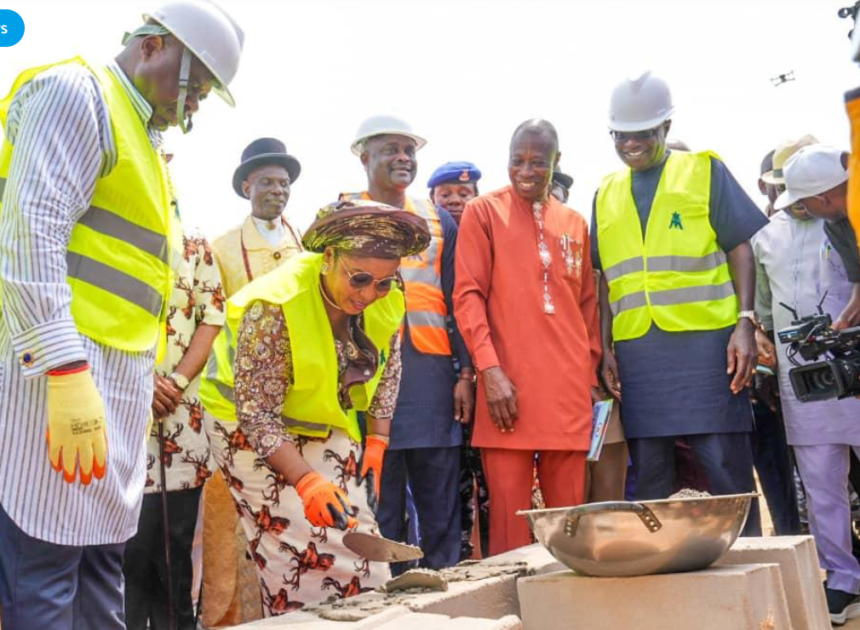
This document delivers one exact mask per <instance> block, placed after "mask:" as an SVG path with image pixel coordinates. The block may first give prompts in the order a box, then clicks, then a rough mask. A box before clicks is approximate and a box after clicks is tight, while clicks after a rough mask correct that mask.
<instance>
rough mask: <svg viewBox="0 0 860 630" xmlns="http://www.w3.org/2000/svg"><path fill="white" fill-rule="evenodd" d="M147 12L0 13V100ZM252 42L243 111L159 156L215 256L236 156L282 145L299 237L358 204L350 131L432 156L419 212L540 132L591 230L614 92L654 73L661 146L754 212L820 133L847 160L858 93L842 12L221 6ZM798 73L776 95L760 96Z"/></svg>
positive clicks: (88, 6)
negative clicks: (466, 171) (380, 130)
mask: <svg viewBox="0 0 860 630" xmlns="http://www.w3.org/2000/svg"><path fill="white" fill-rule="evenodd" d="M159 4H160V0H153V3H152V4H150V3H149V2H145V1H139V0H122V1H111V2H98V1H85V0H84V1H76V2H69V1H62V2H48V1H42V0H28V1H27V2H14V1H13V2H9V3H7V5H6V6H7V7H8V8H13V9H14V10H16V11H17V12H18V13H20V14H21V16H22V17H23V19H24V23H25V25H26V34H25V35H24V38H23V40H22V41H21V42H20V43H19V44H17V45H16V46H14V47H12V48H0V91H2V92H3V93H4V94H5V92H6V90H7V88H8V86H10V85H11V83H12V81H13V79H14V77H15V76H16V75H17V73H18V72H20V71H21V70H23V69H25V68H28V67H31V66H35V65H41V64H45V63H50V62H53V61H58V60H61V59H65V58H68V57H71V56H73V55H76V54H80V55H83V56H84V57H86V58H88V59H90V60H92V61H101V60H107V59H110V58H112V57H113V56H115V55H116V53H117V52H118V51H119V50H120V40H121V37H122V34H123V33H124V32H125V31H126V30H128V31H131V30H133V29H134V28H136V27H137V26H138V25H139V24H140V23H141V18H140V15H141V13H143V12H145V11H147V10H148V9H151V8H152V7H155V6H158V5H159ZM219 4H221V6H222V7H223V8H224V9H225V10H227V11H228V12H229V13H231V14H232V15H233V17H234V18H235V19H236V21H237V22H238V23H239V24H240V25H241V26H242V27H243V29H244V30H245V33H246V40H245V53H244V56H243V59H242V62H241V66H240V69H239V74H238V76H237V78H236V80H235V81H234V82H233V84H232V85H231V86H230V87H231V90H232V91H233V94H234V95H235V97H236V101H237V107H236V108H235V109H230V108H229V107H227V106H226V105H225V104H224V103H222V102H221V101H220V100H219V99H217V98H216V97H214V96H213V97H212V98H210V99H208V100H207V101H206V102H205V103H203V107H202V108H201V110H200V112H199V114H198V115H197V116H196V117H195V121H194V123H195V124H194V130H193V132H192V133H190V134H189V135H187V136H182V134H181V132H180V131H178V130H171V131H169V132H168V134H167V136H166V140H167V147H168V149H169V150H170V151H172V152H173V153H175V156H176V157H175V159H174V161H173V163H172V164H171V169H172V172H173V175H174V179H175V180H176V184H177V188H178V190H179V196H180V205H181V208H182V212H183V218H184V221H185V223H186V225H187V226H198V227H200V228H201V229H202V230H203V231H204V233H205V234H206V235H207V236H209V237H210V238H212V237H215V236H217V235H219V234H220V233H222V232H224V231H225V230H227V229H228V228H230V227H232V226H233V225H235V224H237V223H239V222H240V221H241V220H242V219H243V218H244V217H245V216H246V215H247V213H248V212H249V211H250V203H249V202H248V201H246V200H243V199H240V198H239V197H237V196H236V195H235V193H234V192H233V191H232V188H231V184H230V182H231V178H232V175H233V171H234V169H235V168H236V166H238V164H239V158H240V155H241V152H242V150H243V149H244V147H245V146H246V145H247V144H248V143H249V142H250V141H251V140H253V139H255V138H257V137H260V136H275V137H277V138H280V139H281V140H283V141H284V142H285V143H286V145H287V148H288V150H289V152H290V153H292V154H293V155H295V156H296V157H297V158H298V159H299V161H300V162H301V163H302V174H301V177H300V178H299V179H298V181H297V182H296V183H295V184H294V186H293V189H292V196H291V198H290V202H289V205H288V207H287V213H288V216H290V217H291V219H292V220H293V221H294V223H295V224H296V225H297V226H298V227H300V228H305V227H306V226H307V225H308V224H309V223H310V221H311V220H312V218H313V215H314V213H315V212H316V210H317V209H318V208H319V207H320V206H322V205H324V204H325V203H327V202H328V201H332V200H334V199H335V198H336V197H337V194H338V193H339V192H341V191H345V190H349V191H357V190H363V189H364V188H365V184H366V179H365V175H364V171H363V170H362V168H361V165H360V163H359V161H358V158H357V157H355V156H353V155H352V153H350V151H349V145H350V143H351V142H352V140H353V139H354V135H355V132H356V129H357V127H358V125H359V123H360V122H361V121H362V120H363V119H364V118H366V117H368V116H371V115H375V114H379V113H392V112H393V113H397V114H399V115H401V116H403V117H404V118H406V119H407V120H409V121H410V123H411V124H412V126H413V128H414V130H415V131H416V132H417V133H418V134H420V135H423V136H424V137H426V138H427V140H428V144H427V146H426V147H425V148H424V149H423V150H421V151H420V152H419V153H418V161H419V168H418V176H417V177H416V180H415V183H414V184H413V185H412V187H411V188H410V189H409V194H411V195H413V196H425V195H426V194H427V188H426V182H427V179H428V177H429V176H430V174H431V173H432V171H433V170H434V169H435V168H436V167H437V166H438V165H440V164H442V163H443V162H447V161H449V160H470V161H473V162H475V163H476V164H477V165H478V166H479V168H480V169H481V170H482V171H483V173H484V179H482V180H481V183H480V186H481V190H482V191H485V192H486V191H490V190H493V189H496V188H499V187H501V186H504V185H506V184H507V183H508V179H507V157H508V155H507V152H508V143H509V141H510V136H511V133H512V132H513V130H514V128H515V127H516V126H517V125H518V124H519V123H520V122H522V121H523V120H526V119H528V118H533V117H544V118H547V119H549V120H550V121H551V122H553V123H554V124H555V126H556V127H557V129H558V131H559V136H560V140H561V150H562V160H561V167H562V170H564V171H565V172H568V173H570V174H572V175H573V176H574V178H575V180H576V181H575V184H574V188H573V190H572V193H571V198H570V202H569V205H571V206H572V207H574V208H575V209H577V210H579V211H580V212H582V213H583V214H584V215H586V216H588V215H590V212H591V199H592V197H593V195H594V191H595V189H596V187H597V186H598V184H599V183H600V179H601V178H602V176H603V175H605V174H607V173H609V172H611V171H613V170H617V169H618V168H620V167H621V162H620V161H619V159H618V158H617V156H616V155H615V152H614V149H613V145H612V143H611V141H610V139H609V136H608V133H607V126H606V111H607V108H608V101H609V95H610V92H611V89H612V87H613V86H614V85H615V84H616V83H617V82H618V81H619V80H621V79H623V78H624V77H625V76H626V75H628V74H631V73H634V72H635V71H637V70H639V69H642V68H645V67H650V68H652V69H653V70H654V71H655V72H657V73H658V74H661V75H662V76H663V77H664V78H666V79H667V80H668V81H669V84H670V86H671V88H672V91H673V94H674V100H675V106H676V114H675V116H674V122H673V128H672V135H673V136H675V137H678V138H680V139H683V140H684V141H685V142H686V143H687V144H689V145H690V146H691V148H692V149H693V150H704V149H710V150H713V151H716V152H717V153H718V154H719V155H721V156H722V158H723V159H724V160H725V162H726V164H727V165H728V167H729V169H730V170H731V171H732V172H733V173H734V174H735V176H736V177H737V178H738V179H739V180H740V181H741V183H742V184H743V185H744V187H745V188H746V189H747V191H748V192H749V193H750V194H751V195H754V197H753V198H754V199H755V200H756V202H757V203H759V205H763V198H762V197H760V196H759V195H758V191H757V188H756V180H757V177H758V168H759V163H760V161H761V158H762V157H763V155H764V154H765V153H766V152H767V151H768V150H770V149H772V148H773V147H774V146H775V145H776V144H778V143H779V142H780V141H782V140H783V139H785V138H788V137H797V136H800V135H803V134H805V133H812V134H814V135H815V136H817V137H818V139H819V140H821V141H822V142H827V143H829V144H834V145H837V146H840V147H843V148H846V149H847V148H848V146H849V135H848V134H849V130H848V124H847V119H846V116H845V110H844V105H843V93H844V92H845V91H846V90H848V89H850V88H853V87H856V86H858V85H860V71H858V68H857V66H856V65H855V64H853V63H851V62H850V61H849V56H850V46H849V41H848V38H847V33H848V31H849V29H850V26H851V25H850V23H849V21H848V20H840V19H838V18H837V16H836V12H837V10H838V9H839V8H840V7H842V6H846V5H849V4H852V2H851V0H836V1H833V0H805V1H801V0H770V1H765V0H721V1H712V0H687V1H684V2H682V1H670V0H628V1H598V0H593V1H592V0H555V1H547V0H543V1H540V0H494V1H483V0H461V1H459V2H458V1H454V0H436V1H430V0H399V1H394V0H349V1H335V0H316V1H312V0H289V1H279V2H264V1H261V0H241V1H239V0H221V2H220V3H219ZM792 70H793V71H794V73H795V76H796V77H797V80H796V81H795V82H794V83H788V84H786V85H783V86H781V87H778V88H775V87H773V86H772V85H771V82H770V78H771V77H774V76H776V75H778V74H780V73H786V72H789V71H792Z"/></svg>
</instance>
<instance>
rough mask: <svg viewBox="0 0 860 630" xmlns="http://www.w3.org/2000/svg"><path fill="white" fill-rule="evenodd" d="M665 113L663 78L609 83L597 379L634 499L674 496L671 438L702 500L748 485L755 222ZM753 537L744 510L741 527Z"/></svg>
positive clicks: (599, 232)
mask: <svg viewBox="0 0 860 630" xmlns="http://www.w3.org/2000/svg"><path fill="white" fill-rule="evenodd" d="M673 113H674V107H673V105H672V97H671V93H670V90H669V86H668V84H667V83H666V82H665V81H664V80H663V79H661V78H660V77H658V76H656V75H655V74H653V73H651V72H646V73H644V74H642V75H640V76H637V77H635V78H632V79H628V80H625V81H622V82H621V83H619V84H618V86H617V87H616V88H615V90H614V91H613V94H612V98H611V104H610V116H609V129H610V136H611V138H612V140H613V142H614V144H615V151H616V152H617V153H618V156H619V158H621V161H622V162H623V163H624V165H625V168H624V169H622V170H621V171H618V172H616V173H613V174H611V175H609V176H607V177H606V178H604V180H603V182H602V183H601V185H600V188H599V190H598V191H597V195H596V199H595V212H594V213H593V226H592V230H591V234H592V259H593V260H594V266H595V268H597V269H601V270H602V280H601V283H602V286H601V309H600V310H601V318H602V322H601V328H602V333H603V336H604V348H603V357H604V358H603V370H602V375H603V379H604V382H605V384H606V386H607V388H608V389H609V390H610V392H611V393H613V395H615V396H616V397H617V398H619V399H621V400H622V411H621V414H622V421H623V423H624V433H625V435H626V437H627V440H628V445H629V447H630V453H631V457H632V459H633V468H634V473H635V474H636V484H637V485H636V496H637V498H639V499H660V498H665V497H667V496H668V495H670V494H671V493H672V492H673V487H674V481H675V479H674V470H675V466H674V443H675V438H676V437H681V436H683V437H685V439H686V440H687V441H688V442H689V444H690V445H691V446H692V448H693V450H694V451H695V452H696V456H697V457H698V459H699V461H700V463H701V464H702V466H703V467H704V469H705V472H706V475H707V478H708V484H709V486H710V491H711V492H712V493H713V494H733V493H737V492H749V491H752V490H753V489H754V482H753V474H752V450H751V444H750V432H751V431H752V413H751V411H750V405H749V399H748V396H747V391H746V389H747V385H748V384H749V382H750V380H751V378H752V370H753V368H754V367H755V364H756V354H757V353H756V342H755V338H754V333H755V329H756V325H757V318H756V314H755V311H754V310H753V306H754V301H755V261H754V258H753V253H752V248H751V246H750V243H749V239H750V237H751V236H752V235H753V234H755V232H757V231H758V230H759V229H760V228H761V227H763V226H764V225H765V224H766V223H767V220H766V218H765V217H764V215H763V214H762V213H761V211H760V210H759V209H758V208H757V207H756V206H755V204H754V203H753V202H752V200H751V199H750V198H749V197H748V196H747V195H746V194H745V193H744V191H743V189H742V188H741V187H740V185H739V184H738V183H737V181H736V180H735V178H734V177H733V176H732V175H731V173H730V172H729V170H728V169H727V168H726V166H725V165H724V164H723V162H722V161H721V160H720V159H719V157H718V156H716V155H715V154H713V153H710V152H701V153H688V152H684V151H668V150H667V147H666V144H667V140H666V138H667V135H668V134H669V130H670V128H671V118H672V114H673ZM622 391H623V397H622ZM758 531H759V523H758V514H757V513H753V514H752V515H751V516H750V519H749V520H748V522H747V529H746V532H747V534H748V535H749V534H752V533H758Z"/></svg>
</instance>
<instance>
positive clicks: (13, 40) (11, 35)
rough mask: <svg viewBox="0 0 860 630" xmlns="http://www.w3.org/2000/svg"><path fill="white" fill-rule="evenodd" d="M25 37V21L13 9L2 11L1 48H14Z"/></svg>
mask: <svg viewBox="0 0 860 630" xmlns="http://www.w3.org/2000/svg"><path fill="white" fill-rule="evenodd" d="M22 37H24V19H23V18H22V17H21V16H20V15H18V14H17V13H15V12H14V11H13V10H12V9H0V48H8V47H9V46H14V45H15V44H17V43H18V42H20V41H21V38H22Z"/></svg>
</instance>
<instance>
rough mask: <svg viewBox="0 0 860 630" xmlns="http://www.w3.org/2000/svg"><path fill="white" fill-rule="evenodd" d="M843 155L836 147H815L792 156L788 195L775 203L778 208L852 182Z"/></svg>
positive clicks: (788, 166) (788, 165)
mask: <svg viewBox="0 0 860 630" xmlns="http://www.w3.org/2000/svg"><path fill="white" fill-rule="evenodd" d="M843 153H844V151H842V150H841V149H837V148H836V147H832V146H828V145H825V144H813V145H809V146H806V147H803V148H802V149H800V150H799V151H798V152H797V153H795V154H794V155H792V156H791V157H790V158H789V159H788V161H787V162H786V163H785V165H784V166H783V172H784V173H785V192H783V193H782V194H781V195H780V196H779V197H777V199H776V201H775V202H774V203H773V207H774V209H776V210H782V209H783V208H788V207H790V206H792V205H794V204H795V203H797V202H798V201H803V200H804V199H808V198H809V197H815V196H816V195H820V194H822V193H826V192H827V191H829V190H833V189H834V188H836V187H837V186H839V185H840V184H843V183H845V182H846V181H848V171H847V170H846V169H845V167H844V166H843V165H842V155H843Z"/></svg>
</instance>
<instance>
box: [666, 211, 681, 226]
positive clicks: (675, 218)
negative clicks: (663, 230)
mask: <svg viewBox="0 0 860 630" xmlns="http://www.w3.org/2000/svg"><path fill="white" fill-rule="evenodd" d="M673 228H677V229H679V230H683V229H684V224H683V223H681V214H680V213H679V212H673V213H672V221H671V223H669V229H670V230H671V229H673Z"/></svg>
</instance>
